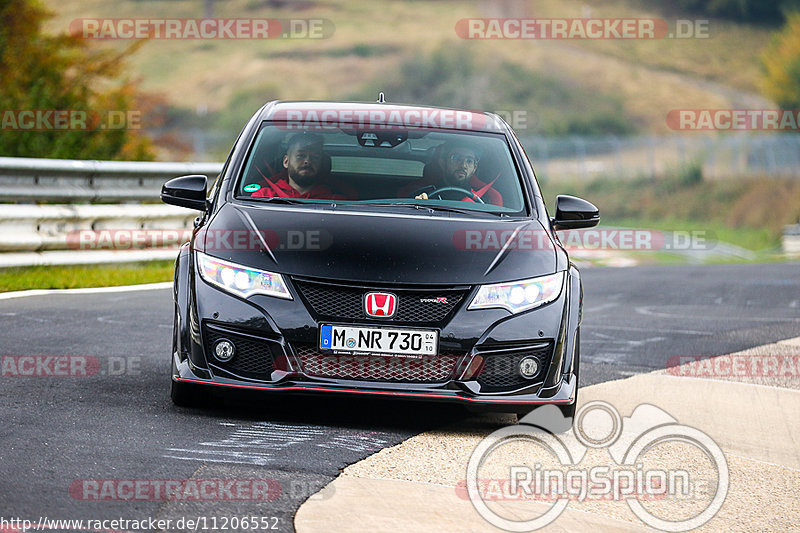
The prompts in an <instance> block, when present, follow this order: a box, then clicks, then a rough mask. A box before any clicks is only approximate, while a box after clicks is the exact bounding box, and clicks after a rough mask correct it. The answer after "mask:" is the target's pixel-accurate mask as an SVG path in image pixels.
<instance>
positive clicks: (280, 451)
mask: <svg viewBox="0 0 800 533" xmlns="http://www.w3.org/2000/svg"><path fill="white" fill-rule="evenodd" d="M583 275H584V289H585V311H584V323H583V326H582V330H581V336H582V339H581V340H582V363H581V369H582V370H581V384H582V385H588V384H593V383H599V382H603V381H608V380H612V379H619V378H623V377H627V376H630V375H632V374H636V373H642V372H649V371H651V370H656V369H662V368H664V367H665V365H667V364H668V361H669V360H670V358H671V357H674V356H676V355H719V354H724V353H730V352H733V351H737V350H741V349H745V348H749V347H752V346H756V345H761V344H765V343H769V342H773V341H776V340H779V339H784V338H789V337H796V336H797V335H798V330H799V329H800V268H798V264H797V263H794V264H792V263H784V264H765V265H719V266H684V267H636V268H620V269H613V268H586V269H584V270H583ZM171 313H172V307H171V293H170V291H169V290H148V291H140V292H120V293H115V292H110V293H101V294H56V295H45V296H31V297H25V298H18V299H10V300H0V325H1V326H0V355H2V356H28V355H37V356H58V355H69V356H91V357H92V358H93V360H94V361H96V362H97V364H98V366H97V367H96V368H95V370H96V371H97V372H96V373H95V374H94V375H92V376H88V377H59V376H52V377H24V376H12V375H3V376H2V377H0V402H2V409H0V421H2V424H0V479H2V483H0V519H5V520H8V519H10V518H24V519H29V520H32V521H34V522H38V520H39V519H40V517H47V518H48V519H114V518H123V519H128V520H144V519H148V518H154V519H155V518H157V519H164V520H166V519H172V520H173V521H175V520H178V519H179V518H181V517H183V518H185V519H196V518H199V517H205V519H206V524H207V526H208V527H209V528H210V527H211V525H212V520H213V519H214V518H216V519H217V523H216V525H217V526H218V527H217V530H219V531H221V529H220V527H219V526H221V525H222V524H223V520H225V518H227V519H229V520H230V519H231V518H232V517H244V516H250V517H264V518H268V519H269V522H268V523H269V525H271V526H276V527H275V529H276V530H280V531H291V530H292V529H293V527H292V517H293V515H294V513H295V512H296V510H297V508H298V507H299V505H300V504H301V503H302V502H303V501H304V500H305V499H306V498H308V496H309V495H311V494H314V493H315V492H317V491H318V490H319V489H320V488H321V487H323V486H324V485H326V484H327V483H328V482H329V481H330V480H332V479H333V478H334V477H336V476H337V474H338V473H339V471H340V469H342V468H344V467H345V466H346V465H348V464H350V463H353V462H355V461H358V460H360V459H362V458H364V457H366V456H368V455H371V454H372V453H374V452H376V451H377V450H379V449H381V448H383V447H387V446H392V445H394V444H396V443H398V442H400V441H402V440H404V439H406V438H408V437H410V436H411V435H413V434H416V433H418V432H421V431H425V430H428V429H432V428H435V427H436V426H438V425H442V424H444V423H448V422H452V421H453V419H454V418H467V417H469V416H470V415H469V414H468V413H465V412H464V411H462V410H461V409H460V408H454V407H449V406H437V405H424V404H419V403H407V402H389V401H385V400H381V401H378V400H372V399H366V398H359V399H357V400H347V399H341V398H338V397H337V398H331V397H325V398H324V399H320V398H301V397H297V396H278V395H272V394H261V395H253V394H236V395H233V396H226V397H224V398H213V399H212V405H213V407H211V408H207V409H204V410H200V409H185V408H177V407H174V406H173V405H172V403H171V402H170V400H169V377H168V374H169V350H170V335H171V328H172V325H171V324H172V315H171ZM6 370H8V369H6ZM398 467H402V465H398ZM187 479H193V480H219V479H222V480H252V479H259V480H265V479H266V480H273V483H272V485H270V487H271V489H272V490H274V489H275V488H276V487H278V486H279V487H280V493H279V494H278V492H277V491H275V492H270V493H269V497H270V498H273V499H272V500H271V501H263V500H262V501H248V500H231V499H230V497H231V496H230V494H226V493H225V492H224V491H222V492H221V494H220V495H221V496H222V499H219V500H215V501H208V500H204V501H185V500H183V501H175V500H173V501H164V500H161V499H146V498H142V497H139V498H136V497H134V498H131V499H117V500H110V501H109V500H104V501H87V500H85V499H84V498H85V497H87V496H91V493H86V492H82V488H83V489H86V487H87V486H89V487H91V486H93V485H87V483H86V482H85V480H95V481H96V482H97V483H103V481H98V480H127V481H137V480H138V481H140V482H141V481H145V482H147V483H149V486H150V487H151V488H152V487H154V486H156V485H158V484H159V483H160V482H162V481H163V480H187ZM275 482H276V483H275ZM104 486H105V487H109V486H111V485H109V484H108V483H107V482H106V483H105V485H104ZM114 486H116V487H118V488H119V487H120V485H119V483H118V481H117V482H115V485H114ZM250 486H252V485H250ZM70 487H73V490H72V492H71V491H70ZM76 487H77V489H76ZM218 488H219V485H217V489H218ZM98 494H99V493H98ZM240 495H241V493H240ZM116 496H128V497H129V496H130V493H129V492H125V491H123V493H122V494H120V493H119V492H118V493H117V494H116ZM245 496H246V495H245ZM174 524H175V522H173V525H172V526H171V528H170V529H171V530H177V529H178V528H177V527H176V526H175V525H174ZM228 525H232V523H231V522H229V523H228ZM2 526H3V523H2V522H1V521H0V530H2V529H3V527H2ZM198 530H202V528H198ZM229 530H230V529H229Z"/></svg>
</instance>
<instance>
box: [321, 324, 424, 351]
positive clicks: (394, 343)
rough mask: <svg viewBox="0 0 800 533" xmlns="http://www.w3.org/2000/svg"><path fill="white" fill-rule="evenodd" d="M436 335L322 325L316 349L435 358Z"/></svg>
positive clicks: (418, 330)
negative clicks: (430, 356) (432, 356)
mask: <svg viewBox="0 0 800 533" xmlns="http://www.w3.org/2000/svg"><path fill="white" fill-rule="evenodd" d="M437 346H439V332H438V331H436V330H426V329H408V328H399V329H392V328H366V327H360V326H335V325H332V324H323V325H322V327H321V328H320V336H319V347H320V349H321V350H330V351H333V352H334V353H355V352H360V353H382V354H400V355H412V356H413V355H436V348H437Z"/></svg>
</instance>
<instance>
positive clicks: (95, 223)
mask: <svg viewBox="0 0 800 533" xmlns="http://www.w3.org/2000/svg"><path fill="white" fill-rule="evenodd" d="M221 170H222V164H221V163H160V162H134V161H73V160H66V159H28V158H11V157H0V204H2V205H0V268H3V267H13V266H29V265H66V264H91V263H111V262H127V261H144V260H157V259H174V258H175V256H176V253H177V252H176V246H177V244H178V241H180V240H181V239H183V238H184V237H185V235H186V232H180V231H176V232H174V233H175V235H172V234H171V233H168V234H166V241H168V242H164V241H165V233H164V231H163V230H185V229H188V228H191V227H192V222H193V221H194V219H195V218H196V217H197V214H198V213H197V212H196V211H192V210H190V209H185V208H181V207H174V206H169V205H165V204H161V203H160V200H159V194H160V192H161V186H162V185H163V184H164V182H165V181H167V180H169V179H170V178H174V177H175V176H181V175H185V174H204V175H206V176H208V177H209V178H210V179H213V178H215V177H216V176H217V175H218V174H219V172H220V171H221ZM91 202H105V203H91ZM109 202H113V203H109ZM145 202H150V203H145ZM153 230H155V231H153ZM155 234H159V238H157V239H151V238H149V237H152V236H153V235H155ZM153 244H155V247H152V246H151V245H153ZM165 244H166V245H167V246H164V245H165Z"/></svg>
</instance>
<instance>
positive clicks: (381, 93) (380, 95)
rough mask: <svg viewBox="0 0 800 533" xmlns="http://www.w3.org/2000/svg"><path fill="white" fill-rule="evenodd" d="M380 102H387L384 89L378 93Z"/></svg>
mask: <svg viewBox="0 0 800 533" xmlns="http://www.w3.org/2000/svg"><path fill="white" fill-rule="evenodd" d="M378 103H379V104H385V103H386V98H385V97H384V96H383V91H381V92H379V93H378Z"/></svg>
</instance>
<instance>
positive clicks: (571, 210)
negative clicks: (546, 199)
mask: <svg viewBox="0 0 800 533" xmlns="http://www.w3.org/2000/svg"><path fill="white" fill-rule="evenodd" d="M551 222H552V224H553V229H554V230H556V231H558V230H562V229H580V228H592V227H594V226H596V225H597V223H598V222H600V211H599V210H598V209H597V207H595V205H594V204H593V203H591V202H587V201H586V200H584V199H583V198H578V197H577V196H569V195H566V194H560V195H558V196H556V216H555V217H554V218H552V219H551Z"/></svg>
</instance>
